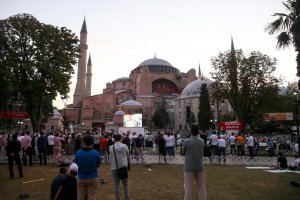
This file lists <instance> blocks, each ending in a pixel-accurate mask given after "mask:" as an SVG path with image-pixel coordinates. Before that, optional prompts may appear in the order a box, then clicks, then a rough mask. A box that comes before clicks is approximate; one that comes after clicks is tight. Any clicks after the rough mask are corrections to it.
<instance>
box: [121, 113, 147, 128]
mask: <svg viewBox="0 0 300 200" xmlns="http://www.w3.org/2000/svg"><path fill="white" fill-rule="evenodd" d="M123 126H124V127H142V126H143V124H142V114H133V115H124V122H123Z"/></svg>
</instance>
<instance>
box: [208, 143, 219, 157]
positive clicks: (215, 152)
mask: <svg viewBox="0 0 300 200" xmlns="http://www.w3.org/2000/svg"><path fill="white" fill-rule="evenodd" d="M210 152H211V155H212V156H216V155H218V147H217V145H210Z"/></svg>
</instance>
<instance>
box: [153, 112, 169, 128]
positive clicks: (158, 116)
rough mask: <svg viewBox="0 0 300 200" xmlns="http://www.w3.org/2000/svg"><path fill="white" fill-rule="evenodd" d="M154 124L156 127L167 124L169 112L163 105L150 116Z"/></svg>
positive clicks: (162, 126)
mask: <svg viewBox="0 0 300 200" xmlns="http://www.w3.org/2000/svg"><path fill="white" fill-rule="evenodd" d="M152 121H153V123H154V125H155V126H156V127H158V128H164V127H166V126H167V125H168V123H169V121H170V118H169V114H168V112H167V111H166V109H165V108H164V107H161V108H159V109H157V110H156V111H155V113H154V115H153V116H152Z"/></svg>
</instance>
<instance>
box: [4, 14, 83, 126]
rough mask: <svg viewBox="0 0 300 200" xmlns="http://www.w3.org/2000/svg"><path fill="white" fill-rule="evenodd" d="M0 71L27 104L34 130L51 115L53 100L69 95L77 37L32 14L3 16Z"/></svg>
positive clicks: (11, 92) (10, 91) (11, 90)
mask: <svg viewBox="0 0 300 200" xmlns="http://www.w3.org/2000/svg"><path fill="white" fill-rule="evenodd" d="M0 43H1V45H0V65H1V70H0V75H1V77H3V79H4V82H5V85H6V88H7V89H6V90H5V92H3V91H2V90H4V89H3V88H1V90H0V91H1V93H2V94H1V95H0V96H3V95H5V94H9V95H6V97H8V96H9V98H18V99H20V100H21V101H22V102H23V104H24V105H25V106H26V110H27V111H28V113H29V115H30V119H31V123H32V126H33V130H34V131H39V130H40V127H41V124H42V123H43V122H44V121H46V119H47V118H48V117H49V112H50V111H51V109H52V101H53V100H54V99H55V98H56V96H57V95H58V94H60V95H61V96H62V97H63V98H67V97H68V92H69V91H70V88H69V84H70V79H71V76H72V74H74V69H73V65H74V64H76V62H77V57H78V39H77V37H76V35H75V34H74V33H72V31H71V30H69V29H67V28H66V27H61V28H59V27H55V26H52V25H49V24H44V23H41V22H39V21H38V20H37V19H36V18H35V17H33V16H32V15H30V14H17V15H14V16H11V17H9V18H8V19H4V20H0Z"/></svg>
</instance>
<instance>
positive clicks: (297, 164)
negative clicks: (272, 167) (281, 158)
mask: <svg viewBox="0 0 300 200" xmlns="http://www.w3.org/2000/svg"><path fill="white" fill-rule="evenodd" d="M289 170H300V157H297V156H296V159H295V160H294V162H292V164H291V165H290V166H289Z"/></svg>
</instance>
